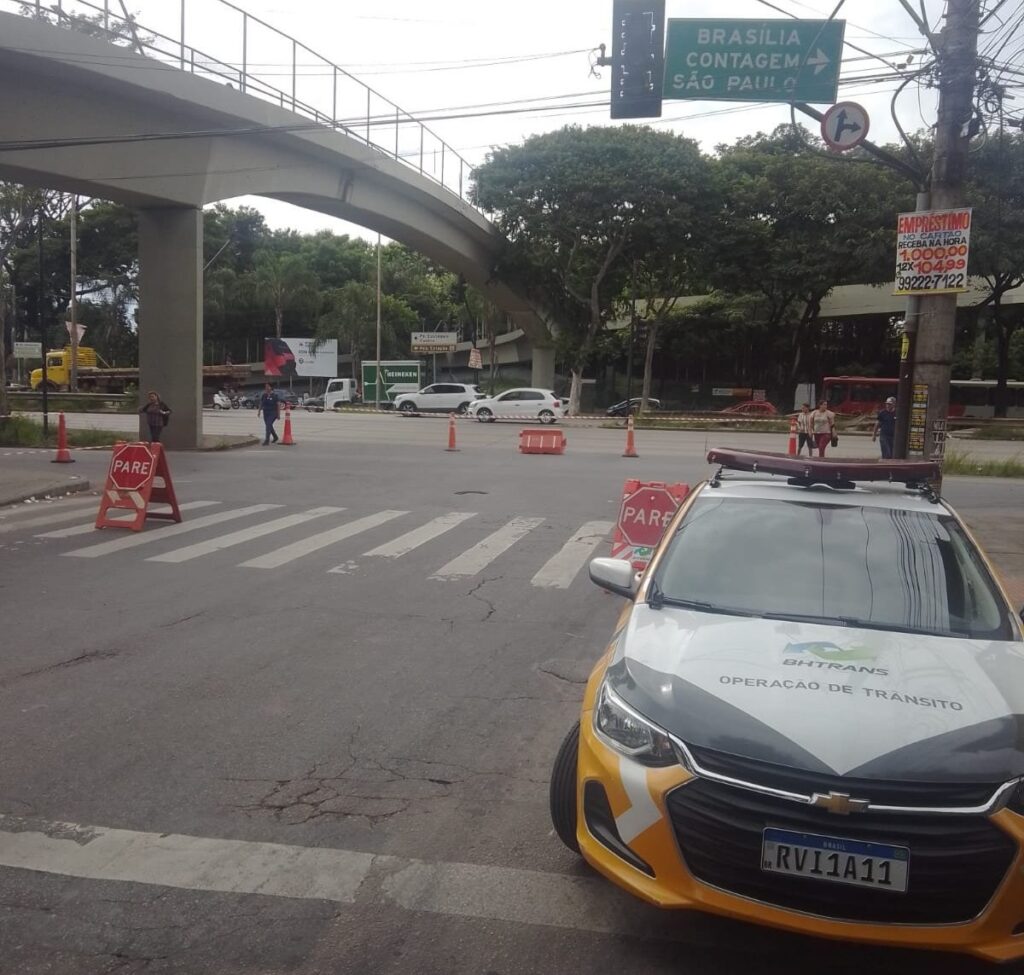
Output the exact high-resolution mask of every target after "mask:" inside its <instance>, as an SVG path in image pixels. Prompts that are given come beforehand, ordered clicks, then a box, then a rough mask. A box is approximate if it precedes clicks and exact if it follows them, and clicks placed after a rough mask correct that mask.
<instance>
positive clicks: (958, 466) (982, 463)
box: [942, 450, 1024, 477]
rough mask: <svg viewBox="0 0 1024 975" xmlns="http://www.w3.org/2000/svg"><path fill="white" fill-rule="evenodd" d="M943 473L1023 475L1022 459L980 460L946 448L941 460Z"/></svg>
mask: <svg viewBox="0 0 1024 975" xmlns="http://www.w3.org/2000/svg"><path fill="white" fill-rule="evenodd" d="M942 472H943V474H969V475H971V476H973V477H1024V459H1022V458H1021V457H1020V456H1016V457H1007V458H1004V459H1002V460H982V459H979V458H977V457H972V456H971V455H970V454H968V453H961V452H960V451H958V450H947V451H946V458H945V460H944V461H943V462H942Z"/></svg>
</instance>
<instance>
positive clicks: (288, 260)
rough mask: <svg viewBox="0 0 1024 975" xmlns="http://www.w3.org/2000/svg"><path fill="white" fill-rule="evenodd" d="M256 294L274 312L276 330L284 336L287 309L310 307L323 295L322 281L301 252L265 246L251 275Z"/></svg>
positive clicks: (278, 335) (275, 331) (250, 278)
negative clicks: (276, 249)
mask: <svg viewBox="0 0 1024 975" xmlns="http://www.w3.org/2000/svg"><path fill="white" fill-rule="evenodd" d="M249 280H250V282H251V284H252V286H253V290H254V291H255V293H256V295H257V296H258V297H259V298H261V299H263V300H264V301H265V302H266V303H267V304H268V305H269V306H270V308H271V309H272V311H273V314H274V334H275V335H276V336H277V337H278V338H281V335H282V329H283V327H284V316H285V312H286V311H292V310H295V309H310V308H311V307H313V306H315V304H316V301H317V298H318V296H319V282H318V281H317V277H316V275H315V274H314V273H313V272H312V271H310V270H309V269H308V268H307V267H306V265H305V263H304V262H303V260H302V258H301V257H299V255H297V254H281V253H277V252H274V251H272V250H269V249H268V250H262V251H260V252H258V253H257V254H256V260H255V266H254V268H253V270H252V273H251V274H250V276H249Z"/></svg>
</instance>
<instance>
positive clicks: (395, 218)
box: [0, 0, 554, 447]
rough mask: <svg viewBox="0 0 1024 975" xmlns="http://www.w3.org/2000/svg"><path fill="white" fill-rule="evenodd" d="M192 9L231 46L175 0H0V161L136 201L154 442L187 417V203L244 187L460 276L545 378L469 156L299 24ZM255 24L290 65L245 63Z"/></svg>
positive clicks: (198, 267)
mask: <svg viewBox="0 0 1024 975" xmlns="http://www.w3.org/2000/svg"><path fill="white" fill-rule="evenodd" d="M166 6H167V7H168V8H171V7H173V8H175V9H176V10H177V9H178V7H179V5H178V3H168V4H167V5H166ZM197 8H205V13H206V14H207V15H212V14H217V15H225V14H230V16H231V18H232V21H231V24H232V26H231V27H230V28H228V27H225V30H228V29H230V30H237V32H238V33H237V38H236V40H237V44H236V45H235V47H236V48H237V53H236V55H235V56H233V57H232V59H231V60H230V61H228V60H222V59H221V57H214V56H212V55H209V54H206V53H204V52H203V51H200V50H199V49H197V48H195V47H194V46H192V45H191V44H189V43H187V42H186V39H187V26H188V25H187V24H186V20H185V12H186V5H185V3H184V2H182V3H181V4H180V11H181V18H180V30H175V31H173V32H171V33H168V32H165V31H166V30H167V28H165V31H160V30H152V29H150V30H147V28H146V26H144V25H143V24H141V23H136V22H135V21H134V20H130V21H129V20H126V19H124V16H123V11H124V10H125V8H124V6H123V5H122V4H115V3H114V2H112V0H92V2H89V0H63V2H62V3H58V4H52V5H49V6H45V7H44V6H42V5H41V4H40V3H39V2H38V0H35V2H33V0H27V2H26V0H0V117H2V119H3V125H2V133H3V136H2V139H0V178H2V179H6V180H12V181H16V182H20V183H24V184H27V185H31V186H41V187H46V188H51V189H58V190H63V191H66V192H73V193H80V194H88V195H93V196H99V197H102V198H104V199H109V200H113V201H115V202H119V203H123V204H125V205H128V206H131V207H134V208H136V209H137V211H138V214H139V286H140V295H139V365H140V377H141V383H142V388H144V389H146V388H153V389H159V390H160V392H161V395H162V396H163V397H164V398H165V399H166V400H167V401H168V402H170V403H173V404H174V411H175V423H174V424H173V425H172V426H171V427H169V428H168V437H167V439H168V441H169V442H170V445H171V446H175V447H189V446H196V445H197V444H198V443H199V440H200V436H201V432H202V431H201V427H202V413H201V393H202V389H201V352H202V307H203V294H202V292H203V275H202V257H203V246H202V235H203V220H202V208H203V206H205V205H207V204H210V203H214V202H216V201H218V200H226V199H231V198H233V197H238V196H243V195H250V194H251V195H256V196H265V197H270V198H273V199H278V200H284V201H287V202H289V203H293V204H296V205H298V206H301V207H305V208H308V209H311V210H315V211H317V212H320V213H324V214H328V215H330V216H333V217H339V218H341V219H344V220H348V221H350V222H352V223H356V224H359V225H360V226H363V227H366V228H368V229H370V230H375V231H379V232H380V233H381V234H384V235H385V236H387V237H389V238H391V239H393V240H397V241H400V242H402V243H403V244H406V245H408V246H409V247H411V248H413V249H414V250H416V251H418V252H420V253H422V254H424V255H426V256H427V257H429V258H430V259H432V260H434V261H436V262H437V263H438V264H440V265H442V266H444V267H446V268H448V269H449V270H451V271H453V272H455V273H458V274H461V275H463V276H464V277H465V279H466V280H467V281H468V282H469V283H470V284H472V285H474V286H476V287H479V288H481V289H483V290H485V291H486V292H487V294H488V296H489V298H490V299H491V300H492V301H493V302H494V304H496V305H497V306H498V307H499V308H501V309H503V310H504V311H506V312H507V313H508V314H510V315H511V316H512V317H513V319H514V321H515V323H516V324H517V325H518V326H519V328H521V329H522V330H523V331H524V332H525V334H526V335H527V336H528V337H529V340H530V342H531V345H532V369H533V383H534V384H535V385H538V386H543V387H546V388H550V387H551V386H552V385H553V380H554V350H553V347H552V341H551V335H550V332H549V330H548V328H547V326H546V325H545V323H544V321H543V319H542V318H541V316H540V315H539V314H538V313H537V311H536V310H535V309H534V308H533V307H532V306H531V305H530V303H529V302H528V301H527V299H526V298H525V297H524V296H522V295H519V294H517V293H516V292H515V291H513V290H512V289H510V288H509V287H507V286H506V285H503V284H502V283H500V282H497V281H495V280H492V274H491V272H492V268H493V266H494V260H495V258H496V256H497V255H498V253H499V252H500V249H501V247H502V245H503V238H502V237H501V235H500V234H499V232H498V231H497V229H496V228H495V227H494V225H493V224H492V223H491V222H490V221H489V220H488V219H487V216H486V215H485V214H483V213H481V212H480V211H478V210H477V209H475V208H474V207H473V206H472V205H471V204H470V203H469V202H468V199H467V190H468V187H469V180H470V175H471V173H470V166H469V164H468V163H467V162H466V161H465V160H464V159H462V158H461V157H460V156H459V155H458V153H456V152H455V150H453V149H452V148H451V147H450V146H448V145H447V144H446V143H444V142H443V141H442V140H441V139H439V138H438V137H437V136H436V135H435V134H434V133H433V132H432V131H431V130H430V129H429V128H427V127H426V126H424V125H422V124H421V123H419V122H417V121H416V119H414V118H412V117H411V116H409V115H408V114H406V113H404V112H403V111H402V110H401V109H399V108H398V107H397V106H395V105H394V103H392V102H390V101H389V100H387V99H385V98H384V97H383V96H381V95H380V94H379V93H377V92H375V91H373V90H372V89H370V88H368V87H366V86H364V85H362V83H361V82H359V81H358V80H357V79H355V78H353V77H352V76H351V75H349V74H348V73H347V72H345V71H344V69H342V68H339V67H338V66H336V65H333V64H331V63H330V62H329V61H327V60H326V59H324V58H321V57H320V56H319V55H317V54H315V52H313V51H312V50H311V49H309V48H308V47H306V46H305V45H303V44H301V43H300V42H299V41H298V40H295V39H294V38H292V37H289V36H288V35H286V34H284V33H283V32H281V31H277V30H276V29H275V28H272V27H271V26H270V25H268V24H266V23H265V22H263V21H261V20H259V19H258V18H255V17H253V16H252V15H251V14H248V13H246V12H245V11H244V10H242V9H241V8H239V7H237V6H235V5H234V4H231V3H228V2H227V0H201V2H199V3H197V2H196V0H190V3H189V4H188V9H189V10H190V11H193V10H197ZM83 18H89V20H88V22H87V21H85V20H84V19H83ZM83 27H86V28H87V29H86V30H83V29H82V28H83ZM209 28H210V21H209V20H208V21H207V22H206V27H205V33H204V36H207V35H208V32H209ZM258 36H260V37H262V40H261V42H260V43H261V44H262V45H263V47H262V48H260V49H259V53H257V48H256V47H255V44H256V41H255V38H257V37H258ZM268 38H270V39H271V40H274V41H276V42H277V43H278V45H279V47H280V45H281V44H284V45H285V48H286V50H287V51H288V52H289V53H290V58H291V73H290V77H289V73H288V71H287V70H286V71H283V72H282V71H278V72H277V73H275V74H274V76H273V78H272V80H268V78H267V76H266V75H261V74H259V73H258V72H256V71H254V70H253V69H252V67H251V66H250V60H251V59H253V58H254V57H262V58H263V59H264V60H266V57H267V55H266V54H265V53H263V52H265V50H266V45H267V44H268V43H269V41H268ZM300 59H301V60H300ZM311 63H313V64H314V65H315V66H316V67H317V70H315V71H311V70H309V65H310V64H311Z"/></svg>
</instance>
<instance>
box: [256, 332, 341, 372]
mask: <svg viewBox="0 0 1024 975" xmlns="http://www.w3.org/2000/svg"><path fill="white" fill-rule="evenodd" d="M263 371H264V372H265V373H266V374H267V375H268V376H284V377H286V378H290V377H292V376H326V377H327V378H329V379H333V378H334V377H335V376H336V375H337V374H338V340H337V339H326V340H324V341H319V342H318V341H317V340H316V339H264V340H263Z"/></svg>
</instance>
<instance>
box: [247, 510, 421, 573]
mask: <svg viewBox="0 0 1024 975" xmlns="http://www.w3.org/2000/svg"><path fill="white" fill-rule="evenodd" d="M408 513H409V512H408V511H378V512H377V514H375V515H367V516H366V517H365V518H359V519H357V520H356V521H349V522H346V523H345V524H344V525H338V527H337V528H331V529H328V530H327V531H325V532H320V533H319V534H316V535H310V536H309V538H303V539H301V540H300V541H298V542H292V544H291V545H285V546H284V547H283V548H279V549H275V550H274V551H273V552H268V553H267V554H266V555H261V556H260V557H259V558H255V559H249V561H248V562H242V563H241V566H242V568H244V569H276V568H277V567H278V566H281V565H286V564H287V563H289V562H294V561H295V560H296V559H301V558H303V557H304V556H306V555H309V554H311V553H313V552H319V551H320V549H322V548H327V546H328V545H334V544H335V543H337V542H341V541H344V540H345V539H346V538H351V537H352V536H353V535H358V534H359V533H360V532H365V531H369V530H370V529H371V528H376V527H377V526H378V525H383V524H385V523H386V522H389V521H391V520H392V519H394V518H400V517H401V516H402V515H407V514H408Z"/></svg>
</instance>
